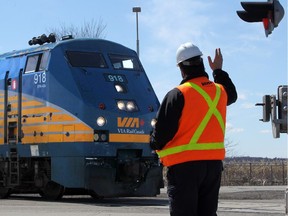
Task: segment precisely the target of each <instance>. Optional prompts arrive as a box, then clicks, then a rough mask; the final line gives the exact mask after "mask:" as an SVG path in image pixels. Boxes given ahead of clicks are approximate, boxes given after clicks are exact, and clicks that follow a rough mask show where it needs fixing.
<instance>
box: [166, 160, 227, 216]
mask: <svg viewBox="0 0 288 216" xmlns="http://www.w3.org/2000/svg"><path fill="white" fill-rule="evenodd" d="M222 170H223V165H222V161H191V162H186V163H182V164H177V165H174V166H171V167H168V172H167V180H168V191H167V193H168V196H169V204H170V206H169V207H170V215H171V216H217V213H216V212H217V208H218V196H219V189H220V183H221V173H222Z"/></svg>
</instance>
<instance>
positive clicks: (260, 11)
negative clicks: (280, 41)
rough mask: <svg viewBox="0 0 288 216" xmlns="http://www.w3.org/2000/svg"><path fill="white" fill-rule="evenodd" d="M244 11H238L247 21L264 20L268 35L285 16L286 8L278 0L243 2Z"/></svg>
mask: <svg viewBox="0 0 288 216" xmlns="http://www.w3.org/2000/svg"><path fill="white" fill-rule="evenodd" d="M241 5H242V7H243V8H244V11H237V14H238V16H239V17H240V18H241V19H242V20H244V21H245V22H262V23H263V25H264V30H265V35H266V37H268V35H269V34H271V33H272V31H273V30H274V28H275V27H277V26H278V24H279V23H280V21H281V20H282V18H283V17H284V8H283V7H282V5H281V4H280V2H279V1H278V0H268V2H241Z"/></svg>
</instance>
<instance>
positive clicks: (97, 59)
mask: <svg viewBox="0 0 288 216" xmlns="http://www.w3.org/2000/svg"><path fill="white" fill-rule="evenodd" d="M67 57H68V61H69V63H70V64H71V65H72V67H93V68H107V64H106V62H105V60H104V58H103V56H102V54H101V53H96V52H79V51H67Z"/></svg>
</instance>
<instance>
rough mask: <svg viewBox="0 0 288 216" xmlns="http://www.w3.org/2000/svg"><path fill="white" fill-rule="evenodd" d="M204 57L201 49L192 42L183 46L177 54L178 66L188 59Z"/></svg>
mask: <svg viewBox="0 0 288 216" xmlns="http://www.w3.org/2000/svg"><path fill="white" fill-rule="evenodd" d="M202 55H203V54H202V52H201V51H200V49H199V48H198V47H197V46H195V45H193V44H192V43H191V42H187V43H184V44H181V45H180V47H179V48H178V49H177V52H176V61H177V65H178V64H179V63H181V62H183V61H185V60H187V59H190V58H193V57H196V56H202Z"/></svg>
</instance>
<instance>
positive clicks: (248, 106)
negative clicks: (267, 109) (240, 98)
mask: <svg viewBox="0 0 288 216" xmlns="http://www.w3.org/2000/svg"><path fill="white" fill-rule="evenodd" d="M255 107H256V106H255V104H254V103H249V102H246V103H242V104H241V108H243V109H255Z"/></svg>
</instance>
